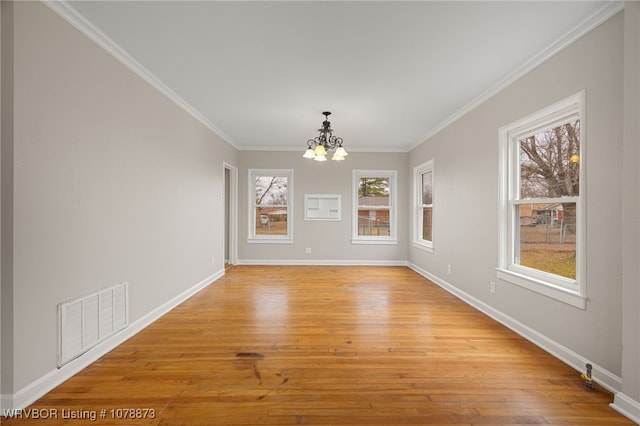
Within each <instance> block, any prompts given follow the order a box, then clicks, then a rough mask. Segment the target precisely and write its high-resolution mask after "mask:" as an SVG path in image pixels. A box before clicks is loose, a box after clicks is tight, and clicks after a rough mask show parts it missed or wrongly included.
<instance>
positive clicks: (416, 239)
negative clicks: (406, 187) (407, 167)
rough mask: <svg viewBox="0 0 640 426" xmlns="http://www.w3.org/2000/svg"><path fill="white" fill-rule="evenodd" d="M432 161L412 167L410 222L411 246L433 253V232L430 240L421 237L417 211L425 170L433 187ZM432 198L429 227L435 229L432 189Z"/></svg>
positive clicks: (420, 206) (420, 207) (419, 207)
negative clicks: (428, 173) (429, 175)
mask: <svg viewBox="0 0 640 426" xmlns="http://www.w3.org/2000/svg"><path fill="white" fill-rule="evenodd" d="M433 165H434V161H433V160H429V161H427V162H424V163H422V164H420V165H418V166H416V167H414V168H413V194H414V206H413V208H412V209H411V215H412V218H411V222H412V223H413V247H415V248H417V249H420V250H424V251H426V252H429V253H433V250H434V248H433V232H432V235H431V241H428V240H425V239H423V238H422V220H421V219H422V217H421V215H420V214H419V212H420V211H421V209H422V175H423V174H424V173H427V172H431V179H432V180H431V186H432V187H433V188H435V181H436V174H435V171H434V169H433ZM433 198H434V199H432V201H431V209H432V210H431V211H432V215H431V229H432V231H433V230H434V229H435V228H434V226H433V224H434V220H435V215H433V212H434V209H433V206H434V205H435V190H434V191H433Z"/></svg>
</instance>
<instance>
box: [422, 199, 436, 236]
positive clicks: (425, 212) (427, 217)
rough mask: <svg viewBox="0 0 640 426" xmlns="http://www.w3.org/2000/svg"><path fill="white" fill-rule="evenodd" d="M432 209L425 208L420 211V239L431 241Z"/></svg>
mask: <svg viewBox="0 0 640 426" xmlns="http://www.w3.org/2000/svg"><path fill="white" fill-rule="evenodd" d="M432 216H433V208H431V207H425V208H423V209H422V239H423V240H426V241H433V236H432V233H433V228H432Z"/></svg>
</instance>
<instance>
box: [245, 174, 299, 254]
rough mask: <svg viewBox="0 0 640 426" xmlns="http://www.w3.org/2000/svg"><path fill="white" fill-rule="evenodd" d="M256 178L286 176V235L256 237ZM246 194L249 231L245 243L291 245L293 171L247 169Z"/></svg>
mask: <svg viewBox="0 0 640 426" xmlns="http://www.w3.org/2000/svg"><path fill="white" fill-rule="evenodd" d="M256 176H286V177H287V235H256V234H255V229H256V214H255V208H256V205H255V193H256V189H255V184H256ZM248 180H249V182H248V194H249V200H248V201H249V202H248V203H247V205H248V206H249V216H248V217H249V220H248V221H247V222H248V224H249V229H248V233H247V235H248V236H249V237H248V238H247V243H249V244H293V211H294V210H293V169H249V179H248Z"/></svg>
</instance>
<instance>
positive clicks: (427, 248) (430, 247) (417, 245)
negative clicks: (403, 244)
mask: <svg viewBox="0 0 640 426" xmlns="http://www.w3.org/2000/svg"><path fill="white" fill-rule="evenodd" d="M413 247H415V248H417V249H419V250H422V251H426V252H427V253H433V245H429V244H424V243H420V242H418V241H414V242H413Z"/></svg>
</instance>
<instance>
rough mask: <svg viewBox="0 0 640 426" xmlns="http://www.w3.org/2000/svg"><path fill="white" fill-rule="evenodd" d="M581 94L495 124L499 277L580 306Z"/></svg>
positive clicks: (582, 297)
mask: <svg viewBox="0 0 640 426" xmlns="http://www.w3.org/2000/svg"><path fill="white" fill-rule="evenodd" d="M584 98H585V95H584V92H581V93H578V94H577V95H574V96H571V97H570V98H567V99H565V100H563V101H561V102H559V103H557V104H554V105H552V106H550V107H548V108H546V109H544V110H542V111H539V112H538V113H536V114H533V115H532V116H530V117H527V118H525V119H523V120H520V121H518V122H516V123H513V124H511V125H509V126H506V127H503V128H502V129H500V132H499V134H500V155H501V169H502V172H501V204H502V209H501V217H500V232H501V236H500V264H499V267H498V277H499V278H501V279H504V280H505V281H508V282H511V283H514V284H517V285H520V286H523V287H526V288H528V289H530V290H533V291H537V292H539V293H542V294H545V295H547V296H550V297H554V298H556V299H558V300H561V301H563V302H566V303H569V304H571V305H574V306H577V307H580V308H582V309H584V307H585V288H586V287H585V279H584V278H585V274H584V269H585V268H584V265H585V262H584V253H585V251H584V249H583V247H584V243H583V239H584V231H583V226H584V219H583V212H584V208H583V204H584V196H583V194H584V170H583V169H584V167H582V166H581V164H583V163H584V130H583V129H584V126H585V123H584Z"/></svg>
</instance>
